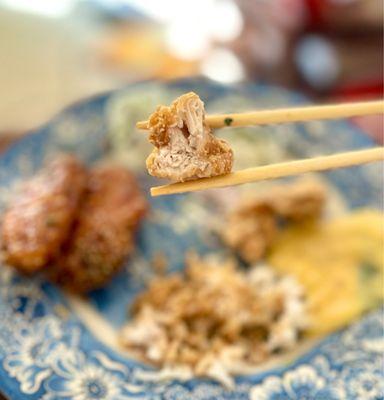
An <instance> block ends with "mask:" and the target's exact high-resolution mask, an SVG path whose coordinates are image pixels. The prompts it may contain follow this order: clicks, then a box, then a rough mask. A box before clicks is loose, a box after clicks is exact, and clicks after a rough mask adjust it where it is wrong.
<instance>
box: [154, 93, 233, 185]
mask: <svg viewBox="0 0 384 400" xmlns="http://www.w3.org/2000/svg"><path fill="white" fill-rule="evenodd" d="M149 129H150V136H149V140H150V142H151V143H152V144H153V145H154V146H155V149H154V150H153V151H152V153H151V154H150V155H149V157H148V158H147V169H148V172H149V173H150V174H151V175H153V176H157V177H159V178H167V179H170V180H172V181H175V182H178V181H181V182H182V181H187V180H192V179H198V178H207V177H211V176H216V175H223V174H226V173H229V172H231V170H232V165H233V151H232V149H231V148H230V147H229V145H228V143H227V142H225V141H224V140H222V139H219V138H217V137H215V136H214V135H213V134H212V132H211V130H210V128H209V127H208V125H207V124H206V123H205V111H204V103H203V102H202V101H201V100H200V98H199V96H198V95H197V94H195V93H192V92H190V93H187V94H184V95H183V96H180V97H179V98H178V99H176V100H175V101H174V102H173V103H172V105H171V106H170V107H166V106H160V107H158V109H157V110H156V111H155V112H154V113H153V114H152V115H151V116H150V118H149Z"/></svg>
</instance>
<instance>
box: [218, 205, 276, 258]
mask: <svg viewBox="0 0 384 400" xmlns="http://www.w3.org/2000/svg"><path fill="white" fill-rule="evenodd" d="M276 234H277V222H276V218H275V214H274V212H273V210H272V208H271V207H270V206H269V204H267V203H264V202H258V203H255V204H251V203H249V204H246V205H242V206H241V207H239V208H238V209H236V210H235V211H233V212H231V213H229V214H228V215H227V218H226V222H225V228H224V229H222V230H221V231H220V236H221V238H222V240H223V241H224V243H225V244H227V245H228V246H229V247H231V248H233V249H234V250H236V252H238V253H239V255H240V256H241V258H242V259H243V260H245V261H247V262H249V263H252V262H255V261H258V260H259V259H260V258H262V257H263V256H264V254H265V253H266V251H267V250H268V248H269V246H270V245H271V243H273V241H274V239H275V237H276Z"/></svg>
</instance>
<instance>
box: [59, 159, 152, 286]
mask: <svg viewBox="0 0 384 400" xmlns="http://www.w3.org/2000/svg"><path fill="white" fill-rule="evenodd" d="M146 210H147V202H146V200H145V199H144V197H143V195H142V194H141V192H140V189H139V187H138V185H137V182H136V179H135V177H134V176H133V175H132V174H131V173H130V172H129V171H127V170H126V169H125V168H122V167H119V166H114V165H104V166H98V167H95V168H93V169H91V171H90V173H89V178H88V181H87V186H86V191H85V195H84V199H83V201H82V203H81V206H80V210H79V213H78V216H77V220H76V223H75V227H74V231H73V233H72V235H71V238H70V239H69V242H68V243H67V244H66V246H65V248H64V251H63V254H62V256H61V257H59V259H58V260H57V262H56V265H55V266H53V269H52V273H51V278H52V279H53V280H54V281H55V282H57V283H59V284H60V285H62V286H64V287H65V288H67V289H69V290H71V291H73V292H78V293H86V292H89V291H91V290H93V289H97V288H100V287H102V286H104V285H105V284H106V283H107V282H108V281H109V280H110V279H111V278H112V277H113V275H114V274H115V273H116V272H117V271H118V270H119V269H120V268H121V266H122V264H123V262H124V259H125V258H126V257H127V256H128V255H129V254H130V253H131V252H132V250H133V248H134V233H135V231H136V228H137V226H138V224H139V222H140V220H141V219H142V217H143V216H144V214H145V212H146Z"/></svg>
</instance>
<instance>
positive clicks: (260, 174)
mask: <svg viewBox="0 0 384 400" xmlns="http://www.w3.org/2000/svg"><path fill="white" fill-rule="evenodd" d="M380 160H384V147H375V148H371V149H367V150H358V151H350V152H346V153H339V154H333V155H330V156H320V157H314V158H307V159H304V160H296V161H288V162H282V163H277V164H272V165H265V166H262V167H255V168H248V169H244V170H242V171H236V172H232V173H230V174H226V175H221V176H215V177H212V178H204V179H197V180H194V181H188V182H179V183H174V184H169V185H164V186H157V187H153V188H151V195H152V196H161V195H168V194H175V193H183V192H195V191H198V190H204V189H213V188H220V187H225V186H234V185H241V184H243V183H250V182H258V181H262V180H266V179H275V178H282V177H284V176H291V175H299V174H304V173H306V172H314V171H325V170H329V169H335V168H344V167H350V166H352V165H359V164H366V163H369V162H373V161H380Z"/></svg>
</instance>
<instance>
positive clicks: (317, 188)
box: [269, 179, 327, 221]
mask: <svg viewBox="0 0 384 400" xmlns="http://www.w3.org/2000/svg"><path fill="white" fill-rule="evenodd" d="M326 195H327V193H326V188H325V187H324V185H322V184H321V183H319V182H317V181H314V180H310V179H301V180H297V181H295V182H294V183H292V184H290V185H281V186H280V187H276V188H275V191H271V193H270V195H269V197H270V201H271V204H272V206H273V208H274V210H275V212H276V214H277V215H278V216H280V217H284V218H288V219H292V220H296V221H298V220H302V219H308V218H318V217H319V216H320V215H321V213H322V211H323V209H324V204H325V200H326Z"/></svg>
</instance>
